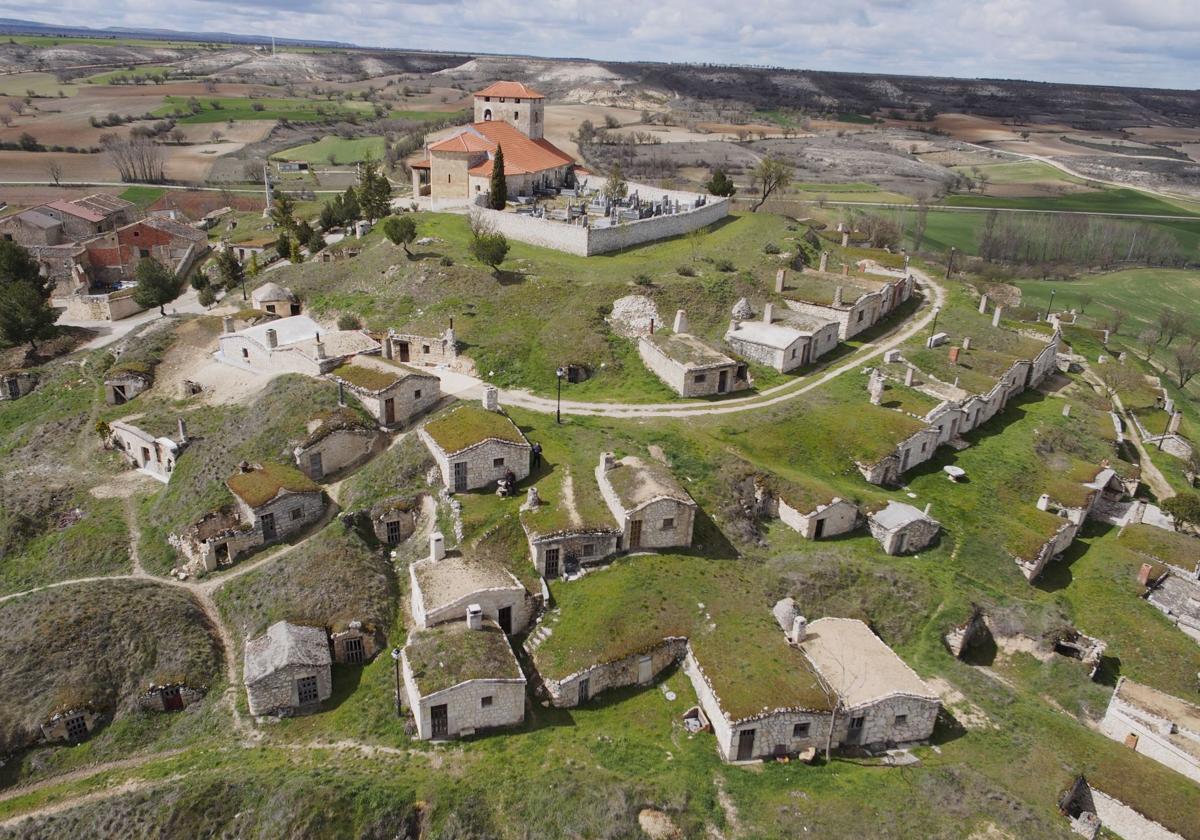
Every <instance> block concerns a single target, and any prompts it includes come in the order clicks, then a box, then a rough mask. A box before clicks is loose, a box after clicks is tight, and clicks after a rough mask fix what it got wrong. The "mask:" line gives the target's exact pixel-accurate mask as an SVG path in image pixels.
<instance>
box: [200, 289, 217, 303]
mask: <svg viewBox="0 0 1200 840" xmlns="http://www.w3.org/2000/svg"><path fill="white" fill-rule="evenodd" d="M196 300H198V301H200V305H201V306H212V305H213V304H214V303H216V302H217V293H216V291H215V290H214V289H213V287H212V286H205V287H204V288H203V289H201V290H200V294H198V295H196Z"/></svg>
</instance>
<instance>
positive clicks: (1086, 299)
mask: <svg viewBox="0 0 1200 840" xmlns="http://www.w3.org/2000/svg"><path fill="white" fill-rule="evenodd" d="M1091 302H1092V296H1091V295H1089V294H1088V293H1087V292H1083V293H1081V294H1080V295H1079V314H1080V315H1082V314H1083V310H1085V309H1087V305H1088V304H1089V303H1091Z"/></svg>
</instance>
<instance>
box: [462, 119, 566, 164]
mask: <svg viewBox="0 0 1200 840" xmlns="http://www.w3.org/2000/svg"><path fill="white" fill-rule="evenodd" d="M471 128H473V129H475V130H476V131H478V132H479V133H480V134H482V135H483V136H484V137H486V138H487V139H488V140H491V141H492V143H493V144H495V145H498V146H501V147H503V149H504V174H506V175H514V174H521V173H523V172H541V171H542V170H544V169H555V168H557V167H559V166H569V165H574V163H575V160H574V159H573V158H572V157H571V156H570V155H568V154H567V153H566V152H564V151H563V150H562V149H560V148H558V147H557V146H555V145H554V144H553V143H551V142H550V141H549V140H531V139H530V138H528V137H526V136H525V135H524V134H523V133H522V132H521V131H519V130H518V129H516V128H513V127H512V126H511V125H509V124H508V123H506V122H502V121H499V120H491V121H489V122H477V123H472V125H471ZM489 171H490V170H489Z"/></svg>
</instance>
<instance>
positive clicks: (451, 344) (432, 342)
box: [383, 326, 469, 369]
mask: <svg viewBox="0 0 1200 840" xmlns="http://www.w3.org/2000/svg"><path fill="white" fill-rule="evenodd" d="M383 357H384V358H385V359H394V360H395V361H397V362H399V363H400V364H402V365H426V366H429V367H441V366H443V365H444V366H446V367H449V368H452V369H458V368H460V367H462V366H463V365H462V361H465V360H460V358H459V355H458V339H457V338H456V337H455V335H454V327H453V326H451V327H450V328H449V329H447V330H446V331H445V332H444V333H442V334H441V335H439V336H425V335H412V334H409V333H398V332H395V331H393V330H388V333H387V335H386V336H384V339H383ZM468 366H469V365H468Z"/></svg>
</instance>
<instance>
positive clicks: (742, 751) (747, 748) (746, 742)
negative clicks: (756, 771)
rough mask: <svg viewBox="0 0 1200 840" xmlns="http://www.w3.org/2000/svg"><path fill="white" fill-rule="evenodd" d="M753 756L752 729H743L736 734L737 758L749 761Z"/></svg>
mask: <svg viewBox="0 0 1200 840" xmlns="http://www.w3.org/2000/svg"><path fill="white" fill-rule="evenodd" d="M752 758H754V730H753V729H743V730H742V731H741V732H740V733H739V734H738V747H737V760H738V761H749V760H750V759H752Z"/></svg>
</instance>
